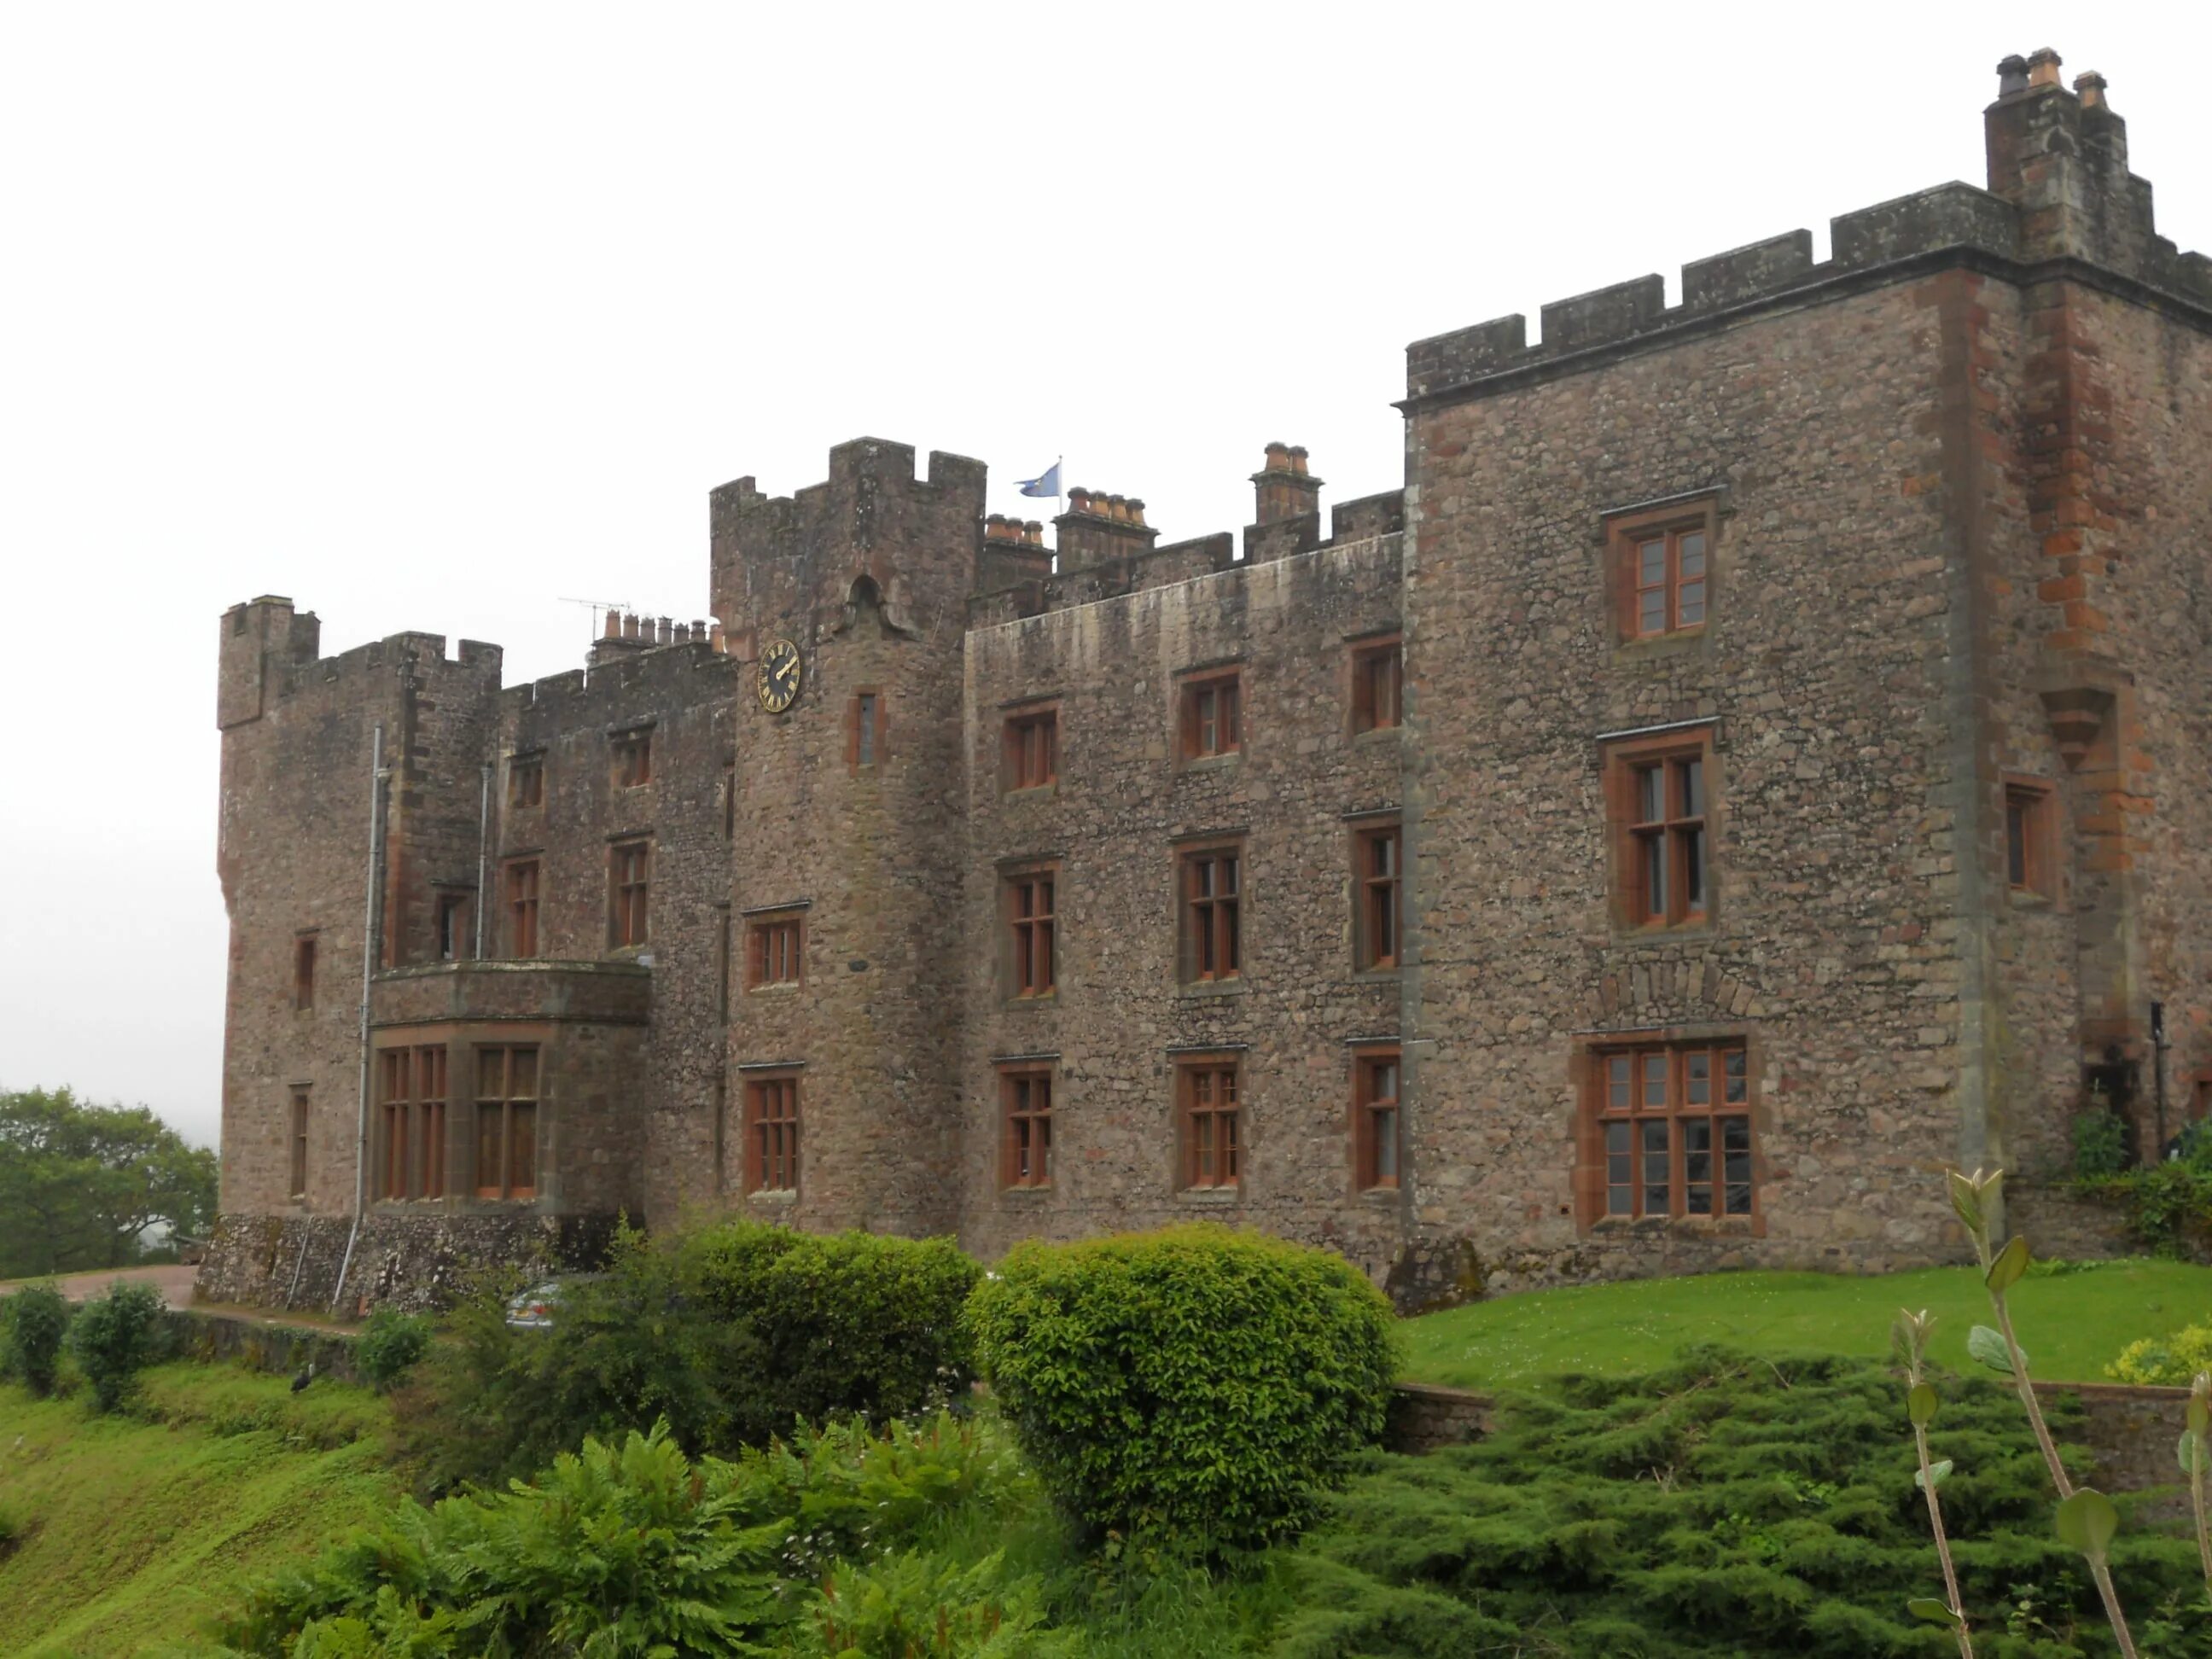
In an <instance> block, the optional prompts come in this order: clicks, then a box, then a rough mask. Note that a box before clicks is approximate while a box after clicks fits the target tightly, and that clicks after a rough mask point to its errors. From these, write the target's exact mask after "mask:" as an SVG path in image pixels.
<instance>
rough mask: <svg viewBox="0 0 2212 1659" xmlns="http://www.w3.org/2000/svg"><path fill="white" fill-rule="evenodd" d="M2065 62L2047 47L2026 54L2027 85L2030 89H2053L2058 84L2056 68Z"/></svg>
mask: <svg viewBox="0 0 2212 1659" xmlns="http://www.w3.org/2000/svg"><path fill="white" fill-rule="evenodd" d="M2065 61H2066V60H2065V59H2064V58H2061V57H2060V56H2059V55H2058V54H2057V52H2053V51H2052V50H2051V48H2050V47H2049V46H2045V47H2043V48H2042V49H2041V50H2039V51H2037V52H2031V53H2029V54H2028V59H2027V84H2028V85H2029V86H2031V87H2055V86H2057V84H2058V66H2059V64H2063V62H2065Z"/></svg>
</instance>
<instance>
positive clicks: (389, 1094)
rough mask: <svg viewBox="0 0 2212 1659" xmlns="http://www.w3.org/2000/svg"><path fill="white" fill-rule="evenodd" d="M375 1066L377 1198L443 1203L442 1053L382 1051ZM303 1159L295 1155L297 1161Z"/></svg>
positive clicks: (440, 1050)
mask: <svg viewBox="0 0 2212 1659" xmlns="http://www.w3.org/2000/svg"><path fill="white" fill-rule="evenodd" d="M377 1061H378V1089H377V1097H378V1103H379V1105H380V1116H381V1120H382V1121H381V1126H380V1127H381V1130H382V1133H381V1134H380V1136H379V1146H378V1149H377V1150H378V1152H379V1154H380V1164H379V1167H380V1170H381V1171H382V1179H381V1181H380V1184H379V1188H378V1195H379V1196H380V1197H381V1198H384V1199H386V1200H391V1201H394V1202H398V1201H403V1200H409V1199H416V1198H443V1197H444V1196H445V1195H446V1051H445V1049H444V1048H436V1047H423V1048H385V1049H381V1050H380V1051H379V1052H378V1054H377ZM301 1100H304V1091H301ZM303 1133H304V1132H303ZM304 1155H305V1154H304V1152H299V1153H295V1158H301V1157H304Z"/></svg>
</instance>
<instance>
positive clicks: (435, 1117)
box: [375, 1042, 452, 1204]
mask: <svg viewBox="0 0 2212 1659" xmlns="http://www.w3.org/2000/svg"><path fill="white" fill-rule="evenodd" d="M450 1060H451V1055H450V1054H449V1051H448V1050H447V1047H446V1045H445V1044H444V1043H442V1042H418V1043H393V1044H391V1045H390V1046H388V1047H385V1048H379V1049H377V1050H376V1104H377V1115H376V1122H377V1141H376V1146H375V1155H376V1165H375V1168H376V1176H377V1179H376V1186H377V1202H379V1203H380V1204H411V1203H414V1202H416V1201H417V1200H425V1199H442V1198H444V1197H445V1196H446V1195H447V1173H446V1170H447V1159H446V1150H447V1139H446V1126H447V1121H448V1118H447V1112H448V1107H449V1103H450V1102H451V1100H452V1094H451V1087H452V1081H451V1074H450V1069H449V1067H450Z"/></svg>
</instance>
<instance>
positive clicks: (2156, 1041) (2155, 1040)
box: [2150, 1002, 2168, 1164]
mask: <svg viewBox="0 0 2212 1659" xmlns="http://www.w3.org/2000/svg"><path fill="white" fill-rule="evenodd" d="M2167 1046H2168V1045H2167V1043H2166V1005H2165V1004H2164V1003H2162V1002H2154V1003H2152V1004H2151V1006H2150V1053H2151V1066H2152V1067H2153V1070H2154V1073H2155V1076H2156V1079H2157V1084H2158V1150H2157V1151H2156V1152H2153V1153H2152V1154H2151V1158H2150V1161H2151V1162H2152V1163H2154V1164H2156V1163H2158V1162H2160V1160H2161V1159H2162V1158H2165V1157H2166V1048H2167Z"/></svg>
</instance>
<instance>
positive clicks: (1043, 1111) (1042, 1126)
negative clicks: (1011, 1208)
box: [999, 1069, 1052, 1187]
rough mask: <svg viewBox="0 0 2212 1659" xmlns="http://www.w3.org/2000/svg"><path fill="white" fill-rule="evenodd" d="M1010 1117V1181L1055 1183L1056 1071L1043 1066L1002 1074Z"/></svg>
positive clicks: (1013, 1183)
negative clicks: (1054, 1112)
mask: <svg viewBox="0 0 2212 1659" xmlns="http://www.w3.org/2000/svg"><path fill="white" fill-rule="evenodd" d="M999 1093H1000V1103H1001V1104H1002V1105H1003V1107H1004V1108H1005V1111H1006V1185H1007V1186H1009V1187H1048V1186H1050V1185H1051V1184H1052V1073H1050V1072H1049V1071H1047V1070H1043V1069H1037V1070H1029V1069H1022V1070H1008V1071H1005V1072H1002V1073H1000V1074H999Z"/></svg>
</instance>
